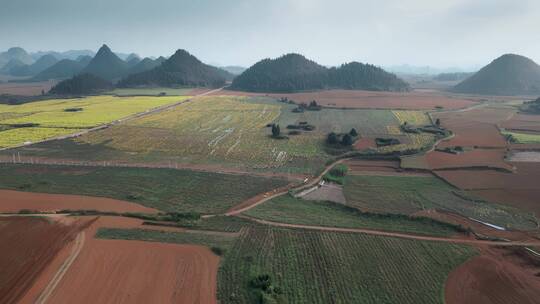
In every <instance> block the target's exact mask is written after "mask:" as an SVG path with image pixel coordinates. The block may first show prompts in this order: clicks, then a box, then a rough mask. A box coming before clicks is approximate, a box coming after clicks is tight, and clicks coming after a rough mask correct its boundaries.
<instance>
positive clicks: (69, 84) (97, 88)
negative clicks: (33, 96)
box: [50, 74, 113, 95]
mask: <svg viewBox="0 0 540 304" xmlns="http://www.w3.org/2000/svg"><path fill="white" fill-rule="evenodd" d="M112 88H113V85H112V83H110V82H108V81H106V80H104V79H102V78H99V77H97V76H94V75H92V74H80V75H77V76H75V77H73V78H71V79H68V80H64V81H62V82H60V83H58V84H57V85H56V86H54V87H53V88H52V89H51V91H50V93H51V94H54V95H88V94H96V93H99V92H103V91H107V90H111V89H112Z"/></svg>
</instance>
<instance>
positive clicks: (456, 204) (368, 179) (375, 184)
mask: <svg viewBox="0 0 540 304" xmlns="http://www.w3.org/2000/svg"><path fill="white" fill-rule="evenodd" d="M344 191H345V198H346V200H347V204H348V205H350V206H352V207H356V208H360V209H361V210H365V211H370V212H378V213H389V212H391V213H398V214H413V213H415V212H417V211H421V210H425V209H439V210H446V211H450V212H455V213H459V214H462V215H464V216H467V217H472V218H475V219H477V220H481V221H484V222H488V223H492V224H495V225H498V226H502V227H507V228H517V229H534V228H536V222H535V220H534V219H533V218H532V216H531V215H529V214H526V213H524V212H522V211H519V210H516V209H513V208H510V207H506V206H501V205H497V204H493V203H488V202H485V201H482V200H480V199H477V198H474V197H471V196H470V195H469V194H466V193H464V192H463V191H460V190H458V189H455V188H453V187H451V186H449V185H448V184H446V183H445V182H443V181H441V180H439V179H438V178H435V177H429V176H428V177H424V176H418V177H417V176H364V175H362V176H360V175H348V176H347V177H346V178H345V184H344Z"/></svg>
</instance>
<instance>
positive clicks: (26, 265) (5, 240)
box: [0, 217, 88, 303]
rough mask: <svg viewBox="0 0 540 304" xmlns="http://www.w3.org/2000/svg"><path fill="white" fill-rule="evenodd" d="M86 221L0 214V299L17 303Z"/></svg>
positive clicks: (0, 301)
mask: <svg viewBox="0 0 540 304" xmlns="http://www.w3.org/2000/svg"><path fill="white" fill-rule="evenodd" d="M87 224H88V222H87V221H76V222H74V223H72V224H69V225H67V224H66V223H60V222H56V221H51V220H49V219H46V218H37V217H0V247H1V248H2V250H1V258H0V269H1V270H2V271H0V303H19V301H20V300H21V298H22V297H23V296H24V295H25V293H26V292H27V291H28V290H29V289H31V287H32V286H33V285H34V283H35V281H36V280H37V279H38V277H39V276H40V274H41V273H42V272H43V271H44V270H45V269H46V267H47V266H48V265H49V264H50V263H51V262H52V261H53V260H54V258H55V257H56V256H57V254H58V253H59V252H60V251H61V250H62V249H63V248H64V247H65V246H66V245H67V244H68V243H69V242H70V241H72V240H73V239H74V238H75V236H76V235H77V233H78V232H79V231H80V230H82V229H83V228H84V227H85V225H87Z"/></svg>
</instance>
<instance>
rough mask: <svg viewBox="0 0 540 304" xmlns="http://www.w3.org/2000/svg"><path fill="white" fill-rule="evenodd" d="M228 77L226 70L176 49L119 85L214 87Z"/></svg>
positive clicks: (221, 83)
mask: <svg viewBox="0 0 540 304" xmlns="http://www.w3.org/2000/svg"><path fill="white" fill-rule="evenodd" d="M158 60H159V58H158ZM229 77H231V75H230V74H229V73H228V72H226V71H223V70H221V69H218V68H216V67H213V66H210V65H207V64H204V63H202V62H201V61H200V60H199V59H197V58H196V57H195V56H193V55H191V54H190V53H188V52H187V51H185V50H178V51H176V53H175V54H174V55H173V56H171V57H170V58H169V59H167V60H166V61H164V62H163V63H162V64H161V65H160V66H158V67H155V68H153V69H152V70H149V71H146V72H142V73H137V74H132V75H130V76H128V77H126V78H125V79H123V80H122V81H121V82H120V83H119V85H120V86H124V87H125V86H141V85H149V86H166V87H170V86H203V87H216V86H221V85H223V84H225V81H226V80H227V79H228V78H229Z"/></svg>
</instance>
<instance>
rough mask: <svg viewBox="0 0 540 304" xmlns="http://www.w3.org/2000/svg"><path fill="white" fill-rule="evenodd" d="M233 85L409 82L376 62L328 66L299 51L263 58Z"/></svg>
mask: <svg viewBox="0 0 540 304" xmlns="http://www.w3.org/2000/svg"><path fill="white" fill-rule="evenodd" d="M231 88H232V89H236V90H243V91H252V92H297V91H309V90H321V89H331V88H334V89H335V88H341V89H359V90H377V91H380V90H383V91H402V90H406V89H408V85H407V84H406V83H405V82H404V81H402V80H401V79H399V78H397V77H396V76H395V75H393V74H390V73H387V72H385V71H384V70H382V69H381V68H378V67H376V66H373V65H369V64H362V63H358V62H351V63H348V64H344V65H342V66H340V67H337V68H330V69H328V68H326V67H324V66H321V65H319V64H317V63H315V62H314V61H311V60H308V59H306V58H305V57H304V56H302V55H299V54H287V55H284V56H281V57H279V58H276V59H264V60H261V61H259V62H257V63H256V64H255V65H253V66H252V67H250V68H249V69H247V70H246V71H245V72H243V73H242V74H241V75H239V76H238V77H236V78H235V79H234V81H233V83H232V85H231Z"/></svg>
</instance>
